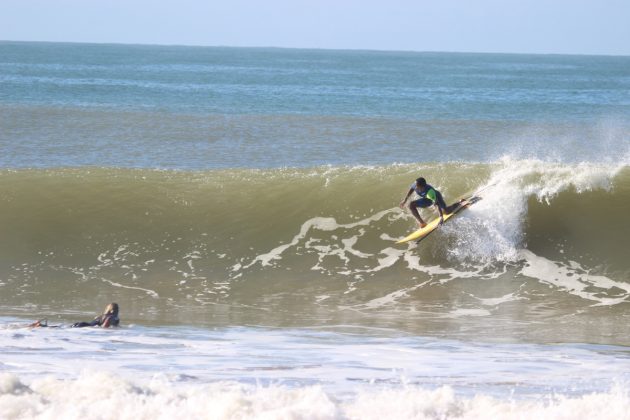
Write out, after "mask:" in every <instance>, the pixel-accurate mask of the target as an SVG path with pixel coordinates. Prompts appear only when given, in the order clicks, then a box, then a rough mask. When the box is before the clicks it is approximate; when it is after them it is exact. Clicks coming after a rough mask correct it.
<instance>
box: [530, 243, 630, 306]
mask: <svg viewBox="0 0 630 420" xmlns="http://www.w3.org/2000/svg"><path fill="white" fill-rule="evenodd" d="M519 255H520V256H521V258H522V259H523V261H524V262H525V266H524V267H523V268H522V269H521V272H520V273H521V274H523V275H524V276H528V277H532V278H535V279H538V280H540V281H541V282H543V283H546V284H550V285H553V286H554V287H556V288H558V289H560V290H565V291H567V292H569V293H571V294H572V295H575V296H579V297H581V298H583V299H587V300H591V301H594V302H597V303H596V305H604V306H605V305H616V304H619V303H623V302H627V300H628V298H629V297H630V284H628V283H623V282H619V281H614V280H611V279H609V278H608V277H606V276H601V275H591V274H589V272H588V270H585V269H584V268H583V267H581V266H580V264H578V263H576V262H575V261H572V262H570V263H569V264H563V263H559V262H554V261H551V260H548V259H547V258H544V257H540V256H538V255H536V254H534V253H533V252H531V251H528V250H525V249H524V250H521V251H520V253H519ZM593 288H596V289H600V290H606V291H610V290H611V289H613V288H616V289H618V290H619V291H621V292H622V293H621V294H618V295H617V297H614V298H611V297H607V296H605V295H604V296H602V293H601V292H600V293H597V292H591V291H589V289H593Z"/></svg>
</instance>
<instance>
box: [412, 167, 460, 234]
mask: <svg viewBox="0 0 630 420" xmlns="http://www.w3.org/2000/svg"><path fill="white" fill-rule="evenodd" d="M414 192H415V193H416V194H418V197H420V198H418V199H417V200H413V201H410V202H409V205H408V208H409V211H410V212H411V214H412V215H413V217H415V218H416V220H417V221H418V226H420V228H423V227H425V226H426V225H427V224H426V222H425V221H424V220H422V217H421V216H420V213H419V212H418V207H421V208H426V207H429V206H432V205H434V206H435V207H437V209H438V212H439V213H440V224H442V223H444V214H451V213H452V212H453V211H454V210H455V209H456V208H457V206H459V203H453V204H451V205H450V206H447V205H446V203H445V202H444V197H442V193H440V192H439V191H438V190H436V189H435V188H433V187H432V186H431V185H429V184H427V181H426V179H424V178H422V177H420V178H418V179H416V181H415V182H414V183H413V184H411V186H410V187H409V191H407V195H406V196H405V198H404V199H403V200H402V201H401V202H400V208H401V209H402V208H404V207H405V203H406V202H407V200H408V199H409V197H410V196H411V194H413V193H414Z"/></svg>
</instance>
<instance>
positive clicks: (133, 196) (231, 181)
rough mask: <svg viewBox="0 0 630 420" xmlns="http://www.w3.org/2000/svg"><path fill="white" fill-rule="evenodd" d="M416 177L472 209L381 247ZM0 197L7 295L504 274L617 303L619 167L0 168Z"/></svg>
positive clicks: (627, 189)
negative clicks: (471, 202)
mask: <svg viewBox="0 0 630 420" xmlns="http://www.w3.org/2000/svg"><path fill="white" fill-rule="evenodd" d="M420 174H421V175H424V176H425V177H426V178H427V179H429V181H430V182H431V183H433V185H434V186H435V187H437V188H439V189H440V190H441V191H442V192H443V193H444V195H445V197H446V200H447V201H449V202H450V201H454V200H456V199H458V198H459V197H462V196H466V195H467V194H470V193H471V192H473V191H476V190H481V192H480V194H481V195H482V196H483V200H482V201H481V202H479V203H478V204H476V205H475V206H474V207H472V208H471V209H470V210H467V211H466V212H465V213H463V214H462V216H460V217H458V218H457V219H456V220H455V221H454V222H452V223H448V224H447V225H445V226H444V227H443V228H442V229H440V230H439V231H438V232H436V233H435V234H434V235H432V236H431V237H430V238H428V239H427V240H426V241H424V242H423V243H422V244H421V245H420V246H417V247H416V246H415V245H413V244H412V245H409V246H407V245H395V244H394V242H395V240H397V239H398V238H400V237H402V236H403V235H405V234H406V233H408V232H409V231H411V230H412V229H414V226H415V225H414V222H413V219H412V218H411V217H410V216H409V215H408V214H407V212H405V211H401V210H400V209H398V208H397V204H398V202H399V201H400V199H401V198H402V197H403V196H404V193H405V191H406V189H407V188H408V186H409V184H410V183H411V182H412V181H413V179H415V177H416V176H418V175H420ZM0 197H1V199H2V205H1V206H0V217H1V218H2V220H4V221H5V223H4V224H3V226H2V228H1V229H2V237H3V241H2V244H0V246H1V247H2V249H1V252H0V259H1V260H2V265H1V269H2V272H0V281H2V282H3V283H4V286H5V290H11V293H6V294H4V293H3V295H4V296H17V299H18V300H19V299H21V298H24V299H27V298H28V296H32V295H33V294H40V293H41V292H42V291H43V290H57V289H59V288H70V289H72V294H75V295H76V296H77V298H80V297H81V296H85V295H86V294H87V295H90V294H93V293H98V292H99V290H101V289H102V286H103V284H106V285H108V287H110V286H111V287H114V288H115V290H117V291H118V293H130V294H139V295H141V296H145V297H148V298H157V297H160V298H172V299H177V298H179V297H182V296H189V297H190V296H194V297H195V299H197V300H198V301H199V302H222V301H228V302H229V301H230V300H231V299H233V298H235V296H238V295H239V290H240V289H242V290H241V293H245V291H244V290H245V289H247V290H249V293H254V294H255V293H256V292H255V291H256V289H257V288H258V287H261V286H262V285H263V284H265V286H264V287H269V288H270V289H275V288H276V287H277V288H278V289H282V287H289V289H288V290H291V287H303V285H304V284H308V283H309V282H313V283H311V284H319V286H322V285H323V284H325V283H327V282H328V280H324V279H329V280H330V282H332V283H331V284H335V285H334V286H332V287H333V289H330V290H327V291H328V292H331V291H333V290H335V289H338V288H340V289H341V290H346V291H347V290H354V288H365V287H368V288H370V287H377V288H378V287H380V286H376V285H372V286H370V284H371V282H370V281H368V280H369V279H381V280H382V281H388V282H391V284H397V285H402V284H406V285H407V286H409V285H408V284H407V279H409V278H417V279H419V280H418V281H417V283H422V281H428V280H431V279H436V278H496V277H498V276H501V275H503V274H505V273H506V270H507V271H509V272H513V273H515V274H516V275H517V277H519V278H523V276H526V277H528V278H530V279H536V282H542V283H544V284H546V285H548V286H551V287H552V288H554V289H556V290H565V291H567V292H568V295H569V296H574V297H575V296H578V297H580V298H583V299H587V300H590V301H594V302H596V303H599V304H613V303H621V302H626V301H627V300H628V298H629V297H630V283H627V273H628V272H629V270H630V267H629V266H628V261H627V249H629V248H630V243H629V239H628V238H629V237H630V234H628V232H626V231H627V229H628V228H627V224H626V223H624V222H623V221H624V220H625V217H626V214H625V213H626V211H627V208H628V206H629V205H630V171H629V170H628V167H627V166H624V165H619V166H607V165H595V164H575V165H572V164H557V163H546V162H542V161H512V160H509V159H505V160H502V161H499V162H496V163H495V164H467V163H449V164H428V165H421V166H416V165H392V166H383V167H319V168H312V169H273V170H245V169H243V170H236V169H234V170H225V171H221V170H215V171H200V172H183V171H157V170H131V169H107V168H104V169H101V168H83V169H50V170H3V171H2V172H1V173H0ZM425 215H426V216H427V217H429V218H432V217H433V213H432V212H431V211H430V210H429V211H428V212H427V213H425ZM446 267H448V268H446ZM270 282H271V283H270ZM289 284H294V285H293V286H289ZM78 285H80V287H78ZM327 287H329V286H325V287H324V291H326V288H327ZM243 288H244V289H243ZM316 289H320V287H316ZM368 290H369V289H368ZM320 291H321V290H320ZM513 292H516V291H515V290H514V291H513ZM313 293H315V292H313ZM325 295H326V293H322V296H325ZM20 296H21V298H20ZM318 296H319V295H318ZM314 298H315V296H313V299H314ZM346 303H347V302H346ZM363 303H365V302H363ZM371 304H374V305H376V304H377V303H375V302H372V303H371Z"/></svg>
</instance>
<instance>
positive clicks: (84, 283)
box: [0, 42, 630, 419]
mask: <svg viewBox="0 0 630 420" xmlns="http://www.w3.org/2000/svg"><path fill="white" fill-rule="evenodd" d="M419 176H423V177H425V178H426V179H427V180H428V181H429V183H430V184H432V185H433V186H434V187H435V188H437V189H439V190H440V191H441V192H442V194H443V195H444V197H445V199H446V201H447V202H448V203H451V202H454V201H455V200H457V199H459V198H461V197H466V196H468V195H470V194H472V193H474V192H477V193H478V194H479V195H480V196H481V197H482V200H481V201H479V202H478V203H476V204H475V205H474V206H471V207H470V208H469V209H467V210H465V211H463V212H462V213H461V214H460V215H458V216H457V217H456V218H454V219H453V220H452V221H449V222H448V223H446V224H445V225H444V226H442V227H441V228H440V229H439V230H438V231H436V232H435V233H433V234H432V235H431V236H430V237H428V238H427V239H426V240H424V241H422V242H421V243H419V244H415V243H411V244H403V245H397V244H396V241H397V240H398V239H400V238H402V237H403V236H405V235H406V234H408V233H409V232H411V231H412V230H413V229H415V221H414V219H413V217H412V216H411V215H410V214H409V213H408V212H407V211H406V210H401V209H400V208H399V207H398V204H399V202H400V200H401V199H402V198H403V197H404V195H405V194H406V192H407V190H408V188H409V185H410V184H411V183H412V182H413V181H414V180H415V179H416V178H417V177H419ZM629 211H630V57H614V56H567V55H512V54H460V53H415V52H385V51H327V50H298V49H273V48H219V47H183V46H140V45H96V44H63V43H22V42H0V237H1V238H2V240H1V241H0V418H3V419H4V418H6V419H31V418H41V419H44V418H52V417H61V418H69V419H71V418H76V419H85V418H98V419H119V418H129V419H131V418H133V419H155V418H173V417H175V416H176V417H181V418H213V419H214V418H219V419H223V418H239V419H250V418H268V419H276V418H281V419H370V418H374V419H383V418H392V419H393V418H395V419H406V418H414V419H425V418H426V419H451V418H456V419H472V418H474V419H478V418H502V419H510V418H518V419H522V418H550V419H552V418H553V419H555V418H562V419H566V418H601V419H611V418H616V419H622V418H626V419H630V414H629V413H630V322H629V321H630V263H629V259H628V257H629V256H630V253H629V250H630V223H628V221H627V215H628V214H629ZM423 215H424V216H425V217H426V218H427V219H431V218H433V217H435V212H434V211H433V210H431V209H427V210H423ZM110 302H117V303H118V304H119V305H120V317H121V327H120V328H116V329H100V328H82V329H76V328H69V326H70V325H71V324H72V323H74V322H77V321H89V320H90V319H92V318H93V317H94V316H96V315H98V314H99V313H100V312H101V310H102V308H104V307H105V306H106V305H107V304H108V303H110ZM38 319H47V322H48V325H50V326H56V327H58V328H29V327H27V326H28V324H30V323H32V322H33V321H35V320H38Z"/></svg>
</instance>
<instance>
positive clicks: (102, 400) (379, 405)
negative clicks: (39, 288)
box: [0, 373, 630, 419]
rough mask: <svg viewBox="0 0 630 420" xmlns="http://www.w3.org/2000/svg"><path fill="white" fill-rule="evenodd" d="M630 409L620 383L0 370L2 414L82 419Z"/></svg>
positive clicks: (473, 415) (592, 413)
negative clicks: (240, 379)
mask: <svg viewBox="0 0 630 420" xmlns="http://www.w3.org/2000/svg"><path fill="white" fill-rule="evenodd" d="M90 391H91V392H90ZM89 395H98V404H94V399H93V398H90V397H87V398H86V396H89ZM629 409H630V400H629V398H628V390H627V388H625V387H623V386H617V387H615V388H613V389H611V390H610V391H609V392H600V393H592V394H589V395H583V396H579V395H578V396H575V395H571V394H570V393H569V394H566V395H564V394H561V393H557V392H554V393H550V394H549V395H545V396H541V398H539V399H537V400H533V401H514V400H512V399H509V400H501V399H498V398H496V397H493V396H492V395H485V394H481V393H480V394H478V395H476V396H474V397H465V396H459V395H457V394H456V393H455V392H454V390H453V389H452V388H451V387H449V386H442V387H439V388H437V389H424V388H421V387H415V386H406V387H404V388H401V389H385V388H383V389H382V390H362V391H359V392H357V395H355V396H354V397H353V398H348V397H345V398H341V399H339V398H335V397H334V396H332V395H329V394H328V393H327V392H326V391H325V390H323V389H322V388H321V387H319V386H305V387H297V388H287V387H283V386H277V385H271V386H267V387H264V386H258V387H256V386H248V385H243V384H238V383H229V382H219V383H213V384H207V385H188V386H176V384H173V383H170V382H168V381H166V380H165V379H164V378H160V377H156V378H155V379H154V380H152V381H150V382H149V383H146V384H140V385H138V384H135V383H132V382H130V381H127V380H125V379H123V378H121V377H118V376H115V375H112V374H107V373H91V374H89V373H86V374H84V375H82V376H81V377H79V378H78V379H75V380H56V379H54V378H50V377H49V378H44V379H36V380H34V381H32V383H31V384H30V385H26V384H25V383H24V382H22V380H20V378H18V377H17V376H15V375H11V374H0V414H1V415H2V417H3V418H6V419H22V418H45V417H49V416H51V415H59V414H61V415H65V416H70V417H72V416H75V415H76V413H79V412H80V413H81V416H82V417H86V418H103V417H104V418H123V419H125V418H134V419H136V418H173V417H174V416H175V417H178V416H184V417H191V418H206V417H212V418H217V419H222V418H230V419H231V418H239V419H249V418H260V417H269V418H277V417H282V418H317V419H380V418H388V417H389V418H392V417H393V418H401V419H404V418H416V419H448V418H457V419H469V418H470V419H483V418H497V417H500V418H504V419H512V418H514V419H521V418H524V417H525V418H530V417H531V418H540V417H544V418H549V419H554V418H558V419H560V418H576V417H588V418H601V417H602V416H604V417H608V418H624V417H625V416H626V413H627V412H628V410H629ZM131 413H133V414H131Z"/></svg>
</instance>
